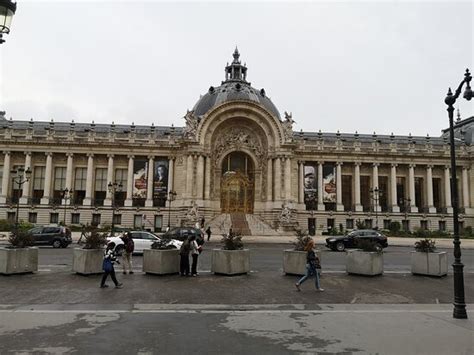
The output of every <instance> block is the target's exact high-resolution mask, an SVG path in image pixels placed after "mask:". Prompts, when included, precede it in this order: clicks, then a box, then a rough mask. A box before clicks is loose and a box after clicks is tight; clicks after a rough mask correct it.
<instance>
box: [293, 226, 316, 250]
mask: <svg viewBox="0 0 474 355" xmlns="http://www.w3.org/2000/svg"><path fill="white" fill-rule="evenodd" d="M310 240H312V238H311V237H310V236H308V232H307V231H305V230H296V240H295V241H294V242H293V246H294V249H295V250H296V251H304V248H305V246H306V244H308V242H309V241H310Z"/></svg>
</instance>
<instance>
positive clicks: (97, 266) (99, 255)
mask: <svg viewBox="0 0 474 355" xmlns="http://www.w3.org/2000/svg"><path fill="white" fill-rule="evenodd" d="M106 244H107V239H106V234H105V233H99V232H98V231H97V229H95V228H93V227H89V228H88V230H87V231H86V232H85V244H84V245H83V247H82V248H75V249H74V253H73V259H72V271H73V272H75V273H77V274H80V275H91V274H100V273H102V261H103V258H104V249H103V248H104V245H106Z"/></svg>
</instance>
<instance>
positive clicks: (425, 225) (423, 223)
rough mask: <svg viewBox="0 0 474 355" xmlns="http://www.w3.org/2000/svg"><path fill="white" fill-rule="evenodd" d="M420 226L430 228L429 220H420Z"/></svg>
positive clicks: (424, 228) (423, 228) (425, 228)
mask: <svg viewBox="0 0 474 355" xmlns="http://www.w3.org/2000/svg"><path fill="white" fill-rule="evenodd" d="M420 228H421V229H422V230H424V231H426V230H428V221H420Z"/></svg>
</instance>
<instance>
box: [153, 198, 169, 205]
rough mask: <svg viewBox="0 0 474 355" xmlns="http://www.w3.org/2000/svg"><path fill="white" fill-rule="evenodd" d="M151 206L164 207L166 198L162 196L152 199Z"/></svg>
mask: <svg viewBox="0 0 474 355" xmlns="http://www.w3.org/2000/svg"><path fill="white" fill-rule="evenodd" d="M153 206H154V207H165V206H166V200H165V199H162V198H154V199H153Z"/></svg>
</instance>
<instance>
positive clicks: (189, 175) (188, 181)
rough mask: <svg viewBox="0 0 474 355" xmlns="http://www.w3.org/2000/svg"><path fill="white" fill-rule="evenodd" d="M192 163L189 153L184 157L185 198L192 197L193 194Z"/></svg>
mask: <svg viewBox="0 0 474 355" xmlns="http://www.w3.org/2000/svg"><path fill="white" fill-rule="evenodd" d="M193 163H194V161H193V156H192V155H191V154H189V155H188V156H187V157H186V195H185V197H186V198H192V196H193V168H194V166H193V165H194V164H193Z"/></svg>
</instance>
